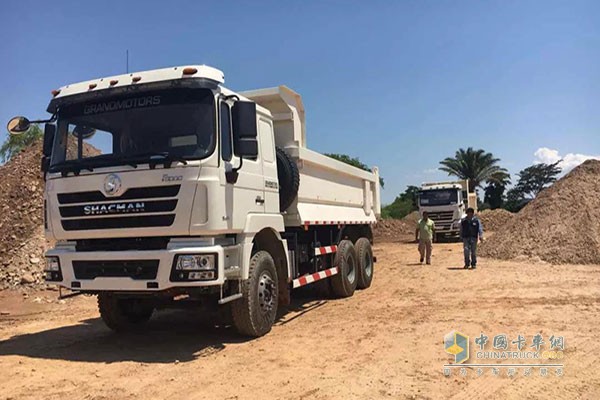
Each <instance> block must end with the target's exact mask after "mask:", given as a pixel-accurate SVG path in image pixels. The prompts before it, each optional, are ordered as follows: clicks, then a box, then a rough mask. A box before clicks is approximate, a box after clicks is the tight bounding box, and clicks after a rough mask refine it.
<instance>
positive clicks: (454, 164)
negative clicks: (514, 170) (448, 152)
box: [439, 147, 510, 191]
mask: <svg viewBox="0 0 600 400" xmlns="http://www.w3.org/2000/svg"><path fill="white" fill-rule="evenodd" d="M499 161H500V159H499V158H494V155H493V154H492V153H486V152H485V150H482V149H479V150H473V148H472V147H469V148H468V149H467V150H465V149H458V151H457V152H456V154H455V155H454V157H448V158H446V159H444V160H442V161H440V164H442V166H441V167H440V168H439V169H440V170H442V171H444V172H447V173H448V175H454V176H457V177H458V178H460V179H468V180H469V191H473V190H475V189H476V188H477V187H482V184H483V182H488V183H491V182H494V183H498V184H502V185H506V184H507V183H508V182H510V175H509V174H508V171H507V170H506V168H502V167H500V166H498V162H499Z"/></svg>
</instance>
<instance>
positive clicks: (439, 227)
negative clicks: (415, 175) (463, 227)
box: [418, 180, 477, 238]
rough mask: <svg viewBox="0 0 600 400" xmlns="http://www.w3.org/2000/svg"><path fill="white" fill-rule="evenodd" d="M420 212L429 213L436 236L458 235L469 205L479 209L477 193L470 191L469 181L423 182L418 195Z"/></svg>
mask: <svg viewBox="0 0 600 400" xmlns="http://www.w3.org/2000/svg"><path fill="white" fill-rule="evenodd" d="M418 205H419V213H420V214H423V212H424V211H427V212H428V213H429V218H430V219H432V220H433V221H434V222H435V227H436V236H437V237H438V238H439V237H457V236H459V235H460V221H461V219H462V218H464V217H465V216H466V210H467V208H469V207H473V208H474V209H477V194H476V193H475V192H469V181H468V180H461V181H453V182H431V183H423V184H422V185H421V190H420V191H419V195H418Z"/></svg>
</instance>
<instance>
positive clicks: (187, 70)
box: [183, 67, 198, 75]
mask: <svg viewBox="0 0 600 400" xmlns="http://www.w3.org/2000/svg"><path fill="white" fill-rule="evenodd" d="M196 72H198V69H197V68H193V67H186V68H184V69H183V74H184V75H194V74H195V73H196Z"/></svg>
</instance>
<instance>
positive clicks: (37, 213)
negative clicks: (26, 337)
mask: <svg viewBox="0 0 600 400" xmlns="http://www.w3.org/2000/svg"><path fill="white" fill-rule="evenodd" d="M41 153H42V149H41V144H40V143H35V144H34V145H32V146H30V147H28V148H27V149H25V150H24V151H22V152H21V153H19V154H17V155H15V156H13V158H12V159H11V160H10V161H9V162H8V163H6V164H5V165H3V166H0V210H2V211H1V213H0V288H2V289H5V288H7V287H11V286H17V285H20V284H28V285H34V284H41V283H42V282H43V277H42V270H43V264H44V252H45V251H46V249H47V247H48V243H46V240H45V239H44V226H43V224H44V215H43V214H44V211H43V206H44V200H43V198H44V180H43V179H42V175H41V172H40V159H41Z"/></svg>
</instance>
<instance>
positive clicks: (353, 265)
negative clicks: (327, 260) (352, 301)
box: [331, 240, 358, 297]
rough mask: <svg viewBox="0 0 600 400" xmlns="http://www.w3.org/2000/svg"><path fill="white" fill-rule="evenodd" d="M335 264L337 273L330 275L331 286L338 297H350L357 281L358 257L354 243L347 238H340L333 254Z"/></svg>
mask: <svg viewBox="0 0 600 400" xmlns="http://www.w3.org/2000/svg"><path fill="white" fill-rule="evenodd" d="M335 265H336V266H337V268H338V273H337V274H336V275H334V276H332V277H331V288H332V290H333V293H334V294H335V295H336V296H338V297H350V296H352V295H353V294H354V290H356V285H357V283H358V259H357V256H356V250H355V249H354V245H353V244H352V242H351V241H349V240H342V241H341V242H340V243H339V245H338V247H337V252H336V254H335Z"/></svg>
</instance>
